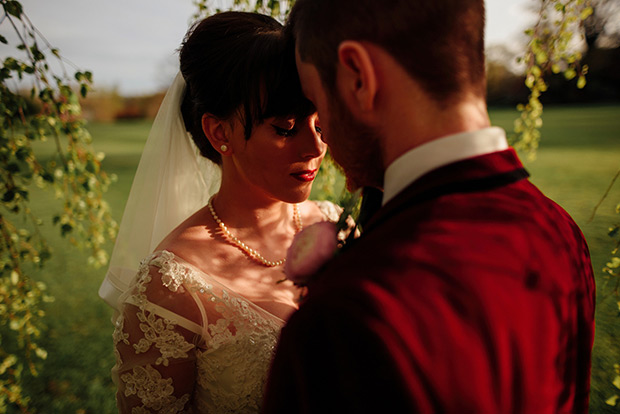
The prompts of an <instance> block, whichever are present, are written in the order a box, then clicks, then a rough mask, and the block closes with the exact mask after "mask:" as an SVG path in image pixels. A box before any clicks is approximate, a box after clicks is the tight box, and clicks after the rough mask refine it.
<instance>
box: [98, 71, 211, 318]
mask: <svg viewBox="0 0 620 414" xmlns="http://www.w3.org/2000/svg"><path fill="white" fill-rule="evenodd" d="M184 91H185V81H184V80H183V76H182V75H181V73H179V74H177V76H176V78H175V79H174V82H173V83H172V85H171V86H170V88H169V89H168V92H167V93H166V96H165V97H164V100H163V101H162V104H161V107H160V108H159V112H158V113H157V116H156V118H155V121H154V122H153V126H152V127H151V132H150V133H149V136H148V139H147V141H146V144H145V146H144V151H143V152H142V157H141V158H140V164H138V170H137V171H136V175H135V177H134V180H133V184H132V186H131V191H130V193H129V198H128V199H127V205H126V206H125V212H124V213H123V219H122V220H121V225H120V228H119V232H118V236H117V239H116V244H115V245H114V250H113V251H112V257H111V258H110V267H109V268H108V273H107V274H106V277H105V279H104V281H103V283H102V285H101V287H100V288H99V296H101V298H102V299H103V300H105V301H106V302H107V303H108V304H109V305H110V306H112V307H114V308H117V301H118V297H119V296H120V295H121V294H122V293H124V292H125V291H126V290H127V289H128V288H129V284H130V282H131V280H132V279H133V278H134V276H135V275H136V272H137V270H138V266H139V264H140V261H141V260H142V259H143V258H145V257H146V256H148V255H149V254H150V253H151V252H152V251H153V249H154V248H155V247H156V246H157V245H158V244H159V242H160V241H161V240H162V239H163V238H164V237H165V236H166V235H167V234H168V233H169V232H170V231H172V230H173V229H174V228H175V227H176V226H178V225H179V224H180V223H181V222H183V220H185V219H186V218H187V217H189V216H190V215H191V214H192V213H194V212H195V211H197V210H198V209H200V208H201V207H203V206H205V205H206V204H207V202H208V200H209V197H210V196H211V195H213V194H214V193H215V192H216V191H217V190H218V188H219V185H220V181H221V171H220V167H219V166H218V165H216V164H215V163H213V162H211V161H209V160H208V159H206V158H204V157H202V156H201V155H200V154H199V152H198V148H197V147H196V146H195V144H194V142H193V141H192V139H191V137H190V135H189V133H188V132H187V131H186V130H185V125H184V124H183V117H182V115H181V102H182V100H183V94H184Z"/></svg>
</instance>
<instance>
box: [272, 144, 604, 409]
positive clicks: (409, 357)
mask: <svg viewBox="0 0 620 414" xmlns="http://www.w3.org/2000/svg"><path fill="white" fill-rule="evenodd" d="M594 295H595V287H594V277H593V273H592V266H591V263H590V258H589V253H588V247H587V245H586V242H585V241H584V238H583V235H582V234H581V231H580V230H579V228H578V227H577V225H576V224H575V223H574V222H573V220H572V219H571V218H570V217H569V215H568V214H567V213H566V212H565V211H564V210H562V208H560V207H559V206H558V205H557V204H555V203H554V202H553V201H551V200H550V199H548V198H546V197H545V196H544V195H543V194H542V193H541V192H540V191H539V190H538V189H537V188H536V187H534V186H533V185H532V184H531V183H530V182H529V181H528V180H527V173H526V172H525V170H524V169H523V166H522V165H521V163H520V162H519V160H518V158H517V156H516V154H515V153H514V151H513V150H512V149H509V150H506V151H501V152H497V153H493V154H488V155H483V156H480V157H476V158H472V159H468V160H464V161H460V162H456V163H453V164H450V165H448V166H445V167H442V168H439V169H436V170H434V171H432V172H430V173H428V174H426V175H425V176H423V177H422V178H420V179H419V180H417V181H415V182H414V183H413V184H411V185H410V186H409V187H408V188H407V189H405V190H404V191H403V192H401V193H400V194H399V195H397V196H396V197H395V198H394V199H393V200H391V201H390V202H389V203H388V204H386V205H385V206H384V207H383V208H382V209H381V210H379V212H378V213H377V214H376V215H375V216H374V217H373V219H372V220H371V222H370V223H369V224H368V225H367V226H366V230H365V232H364V234H363V235H362V236H361V238H359V239H358V240H357V241H355V242H354V243H353V245H351V246H350V247H349V248H348V249H346V250H345V251H344V252H342V253H341V254H339V255H338V256H337V257H336V258H335V259H334V260H332V261H331V262H330V263H329V264H328V265H327V267H326V268H324V270H323V271H322V272H321V273H320V274H318V275H317V278H316V279H315V281H314V282H313V284H312V285H310V288H309V294H308V296H307V299H306V301H305V303H303V304H302V306H301V307H300V309H299V311H297V312H296V313H295V314H294V315H293V316H292V317H291V319H290V320H289V322H288V323H287V325H286V326H285V328H284V329H283V331H282V336H281V339H280V343H279V345H278V348H277V352H276V356H275V359H274V362H273V367H272V371H271V374H270V378H269V382H268V387H267V393H266V399H265V404H264V409H263V411H264V412H265V413H287V414H288V413H384V412H385V413H459V414H464V413H489V414H490V413H493V414H497V413H524V414H536V413H549V414H552V413H553V414H557V413H585V412H587V409H588V396H589V384H590V357H591V349H592V341H593V335H594V304H595V301H594V299H595V298H594Z"/></svg>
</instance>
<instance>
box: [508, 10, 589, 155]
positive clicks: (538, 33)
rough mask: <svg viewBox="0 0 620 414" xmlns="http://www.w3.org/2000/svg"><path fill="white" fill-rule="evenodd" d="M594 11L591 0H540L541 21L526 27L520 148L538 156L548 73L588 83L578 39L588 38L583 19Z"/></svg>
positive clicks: (518, 131)
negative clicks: (542, 98)
mask: <svg viewBox="0 0 620 414" xmlns="http://www.w3.org/2000/svg"><path fill="white" fill-rule="evenodd" d="M592 13H593V9H592V6H591V4H590V0H540V3H539V10H538V21H537V23H536V24H535V25H534V27H533V28H530V29H528V30H526V32H525V33H526V35H527V36H528V37H529V38H530V40H529V43H528V45H527V49H526V51H525V53H524V55H523V56H522V57H521V58H520V59H519V60H520V62H523V63H525V66H526V73H525V84H526V86H527V87H528V88H529V90H530V95H529V101H528V102H527V103H526V104H519V105H518V106H517V109H518V110H519V111H520V112H521V115H520V117H519V118H518V119H517V120H516V121H515V126H514V129H515V133H516V134H517V136H516V139H515V140H514V142H512V144H513V146H514V147H515V148H517V149H520V150H523V151H525V152H527V153H528V155H529V157H530V159H533V158H535V156H536V149H537V148H538V143H539V141H540V128H541V126H542V112H543V105H542V104H541V102H540V96H541V95H542V94H543V93H544V92H545V91H546V90H547V83H546V82H545V79H544V77H545V75H548V74H549V73H555V74H559V73H561V74H563V75H564V77H565V78H566V79H568V80H571V79H575V78H576V79H577V87H578V88H580V89H581V88H583V87H584V86H585V85H586V78H585V75H586V74H587V72H588V67H587V66H585V65H584V66H581V65H580V61H581V58H582V53H581V52H580V51H579V50H578V47H577V45H576V43H577V42H576V41H578V40H585V32H584V25H583V23H584V21H585V20H586V19H587V18H588V17H589V16H591V15H592Z"/></svg>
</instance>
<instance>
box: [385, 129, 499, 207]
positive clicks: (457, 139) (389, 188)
mask: <svg viewBox="0 0 620 414" xmlns="http://www.w3.org/2000/svg"><path fill="white" fill-rule="evenodd" d="M507 148H508V142H507V141H506V132H505V131H504V130H503V129H501V128H498V127H489V128H484V129H481V130H478V131H471V132H462V133H459V134H454V135H448V136H445V137H442V138H439V139H436V140H433V141H430V142H427V143H426V144H423V145H420V146H419V147H416V148H414V149H412V150H410V151H408V152H406V153H404V154H403V155H401V156H400V157H398V158H397V159H396V160H394V162H392V163H391V164H390V165H389V166H388V167H387V169H386V170H385V176H384V180H383V187H384V190H383V204H384V205H385V203H387V202H388V201H390V200H391V199H392V198H393V197H394V196H395V195H396V194H398V193H399V192H401V191H402V190H404V189H405V187H407V186H408V185H409V184H411V183H412V182H414V181H415V180H417V179H418V178H420V177H421V176H422V175H424V174H426V173H427V172H429V171H431V170H434V169H435V168H438V167H441V166H443V165H447V164H450V163H453V162H456V161H460V160H464V159H466V158H472V157H476V156H479V155H484V154H488V153H491V152H496V151H502V150H505V149H507Z"/></svg>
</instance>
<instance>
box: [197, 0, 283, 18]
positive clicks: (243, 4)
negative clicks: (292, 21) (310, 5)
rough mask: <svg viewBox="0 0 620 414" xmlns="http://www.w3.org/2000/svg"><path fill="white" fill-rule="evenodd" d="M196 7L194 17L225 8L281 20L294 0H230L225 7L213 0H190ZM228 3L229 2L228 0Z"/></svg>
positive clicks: (217, 11)
mask: <svg viewBox="0 0 620 414" xmlns="http://www.w3.org/2000/svg"><path fill="white" fill-rule="evenodd" d="M192 1H193V2H194V4H195V5H196V7H197V8H198V11H197V13H196V14H195V15H194V16H193V17H194V18H195V19H198V18H201V17H206V16H209V15H211V14H213V13H219V12H221V11H225V10H236V11H251V12H257V13H262V14H267V15H270V16H273V17H275V18H277V19H279V20H281V21H283V20H284V19H285V17H286V15H287V14H288V12H289V10H290V9H291V7H292V6H293V3H295V0H232V4H230V5H229V6H228V7H226V8H221V7H219V6H218V5H217V4H215V3H219V2H217V1H214V0H192ZM229 3H230V2H229Z"/></svg>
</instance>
